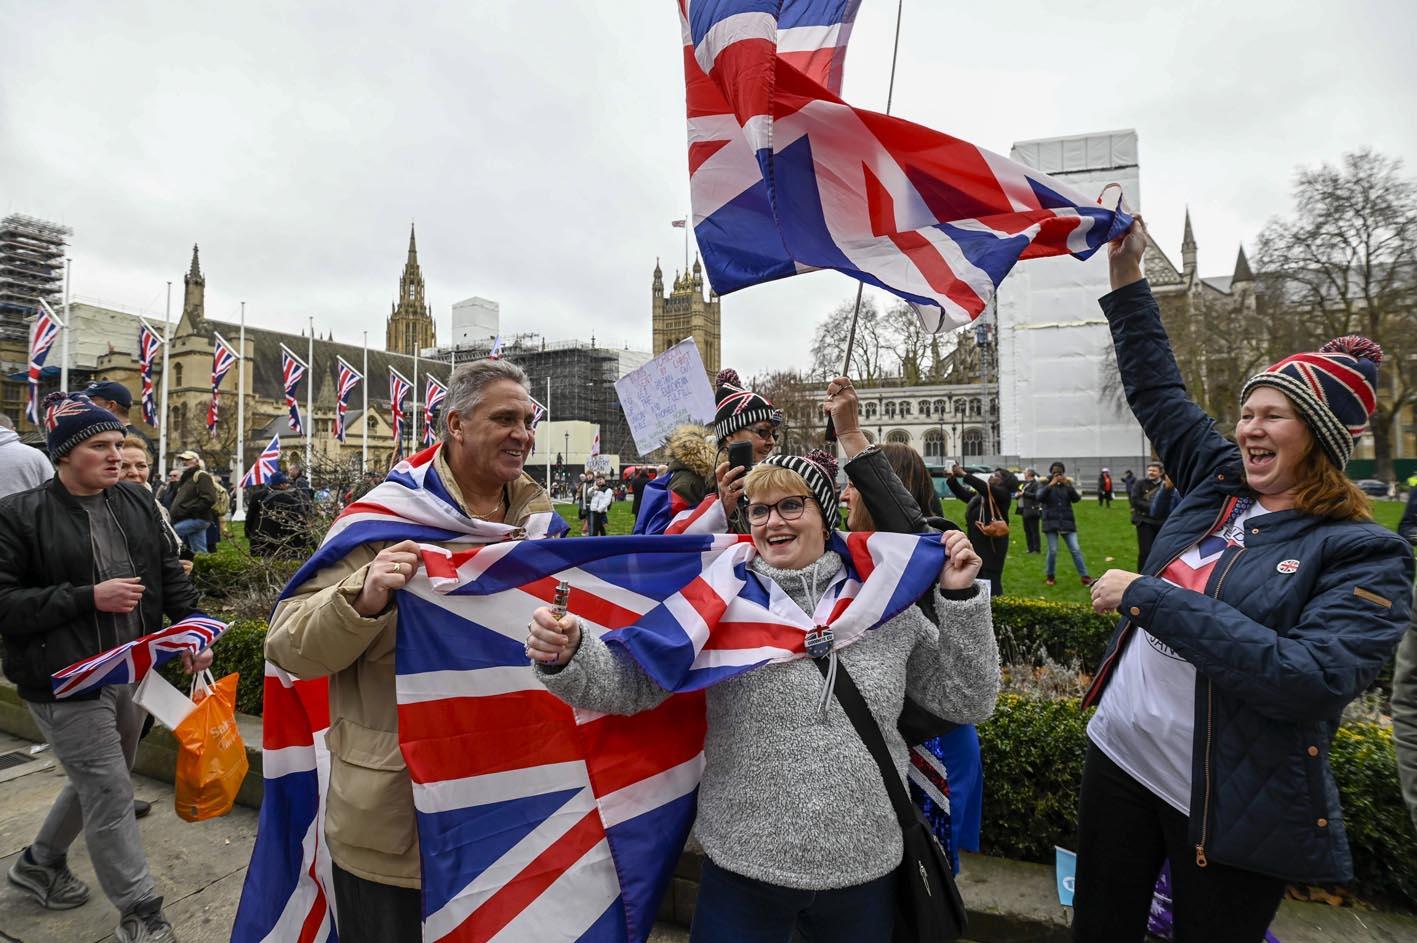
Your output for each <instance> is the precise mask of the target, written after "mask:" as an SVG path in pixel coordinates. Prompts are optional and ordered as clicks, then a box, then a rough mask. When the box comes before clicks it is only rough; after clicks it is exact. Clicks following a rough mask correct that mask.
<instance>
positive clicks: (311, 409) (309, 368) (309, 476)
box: [305, 316, 315, 491]
mask: <svg viewBox="0 0 1417 943" xmlns="http://www.w3.org/2000/svg"><path fill="white" fill-rule="evenodd" d="M306 356H307V357H308V358H309V360H308V361H307V363H306V366H305V484H306V485H308V486H309V487H310V489H311V490H312V491H313V490H314V488H315V472H314V469H313V468H311V467H310V466H311V462H312V455H313V446H314V437H313V436H312V435H311V430H312V429H314V427H315V318H314V317H313V316H312V317H311V318H310V348H309V352H308V353H307V354H306Z"/></svg>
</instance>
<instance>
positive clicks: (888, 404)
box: [882, 399, 895, 419]
mask: <svg viewBox="0 0 1417 943" xmlns="http://www.w3.org/2000/svg"><path fill="white" fill-rule="evenodd" d="M882 405H883V407H884V409H885V411H886V418H887V419H894V418H895V400H893V399H888V400H886V401H885V403H884V404H882Z"/></svg>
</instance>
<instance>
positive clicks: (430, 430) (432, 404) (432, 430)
mask: <svg viewBox="0 0 1417 943" xmlns="http://www.w3.org/2000/svg"><path fill="white" fill-rule="evenodd" d="M447 398H448V388H447V387H446V386H444V385H443V383H442V381H441V380H439V379H437V378H436V377H429V378H428V385H427V387H426V389H425V392H424V394H423V444H424V445H425V446H426V445H432V444H433V443H435V442H437V441H438V428H437V426H438V412H437V410H438V407H439V406H441V405H443V400H445V399H447Z"/></svg>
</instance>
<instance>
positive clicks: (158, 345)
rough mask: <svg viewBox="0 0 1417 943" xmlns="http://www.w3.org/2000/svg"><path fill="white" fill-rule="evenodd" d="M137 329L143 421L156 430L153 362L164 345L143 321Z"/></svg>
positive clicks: (160, 338) (155, 332)
mask: <svg viewBox="0 0 1417 943" xmlns="http://www.w3.org/2000/svg"><path fill="white" fill-rule="evenodd" d="M142 325H143V326H142V327H141V328H139V329H138V376H140V377H141V378H142V381H143V421H144V422H146V423H147V424H148V425H150V426H153V427H154V428H156V426H157V399H156V397H155V396H154V395H153V361H154V360H156V359H157V352H158V351H159V350H161V349H162V345H163V343H164V341H163V339H162V337H160V336H159V335H158V333H157V331H154V330H153V329H152V328H151V327H149V326H148V322H146V321H143V322H142Z"/></svg>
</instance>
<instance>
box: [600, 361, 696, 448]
mask: <svg viewBox="0 0 1417 943" xmlns="http://www.w3.org/2000/svg"><path fill="white" fill-rule="evenodd" d="M615 393H616V395H617V396H619V397H620V408H621V409H623V410H624V411H625V420H626V421H627V422H628V423H629V424H630V434H631V435H632V436H634V438H635V448H636V449H638V450H639V452H640V454H641V455H645V454H648V453H649V452H652V451H654V450H655V449H657V448H659V447H660V446H661V445H663V444H664V440H665V439H667V438H668V437H669V433H671V432H673V431H674V427H675V426H677V425H680V424H681V423H685V422H697V423H703V424H711V423H712V422H713V414H714V404H713V390H712V388H710V387H709V382H708V374H706V373H705V372H704V361H703V358H702V357H700V356H699V346H698V345H697V344H695V343H694V339H693V338H692V337H690V338H688V339H686V340H682V341H680V342H679V343H677V344H675V345H674V346H673V347H671V348H669V349H668V350H666V351H665V352H664V353H662V354H660V355H659V356H658V357H655V358H654V359H653V360H651V361H650V362H649V363H647V364H645V365H644V366H643V367H640V368H639V369H638V370H632V371H630V372H629V373H627V374H625V375H624V376H623V377H621V378H620V379H618V380H616V381H615Z"/></svg>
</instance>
